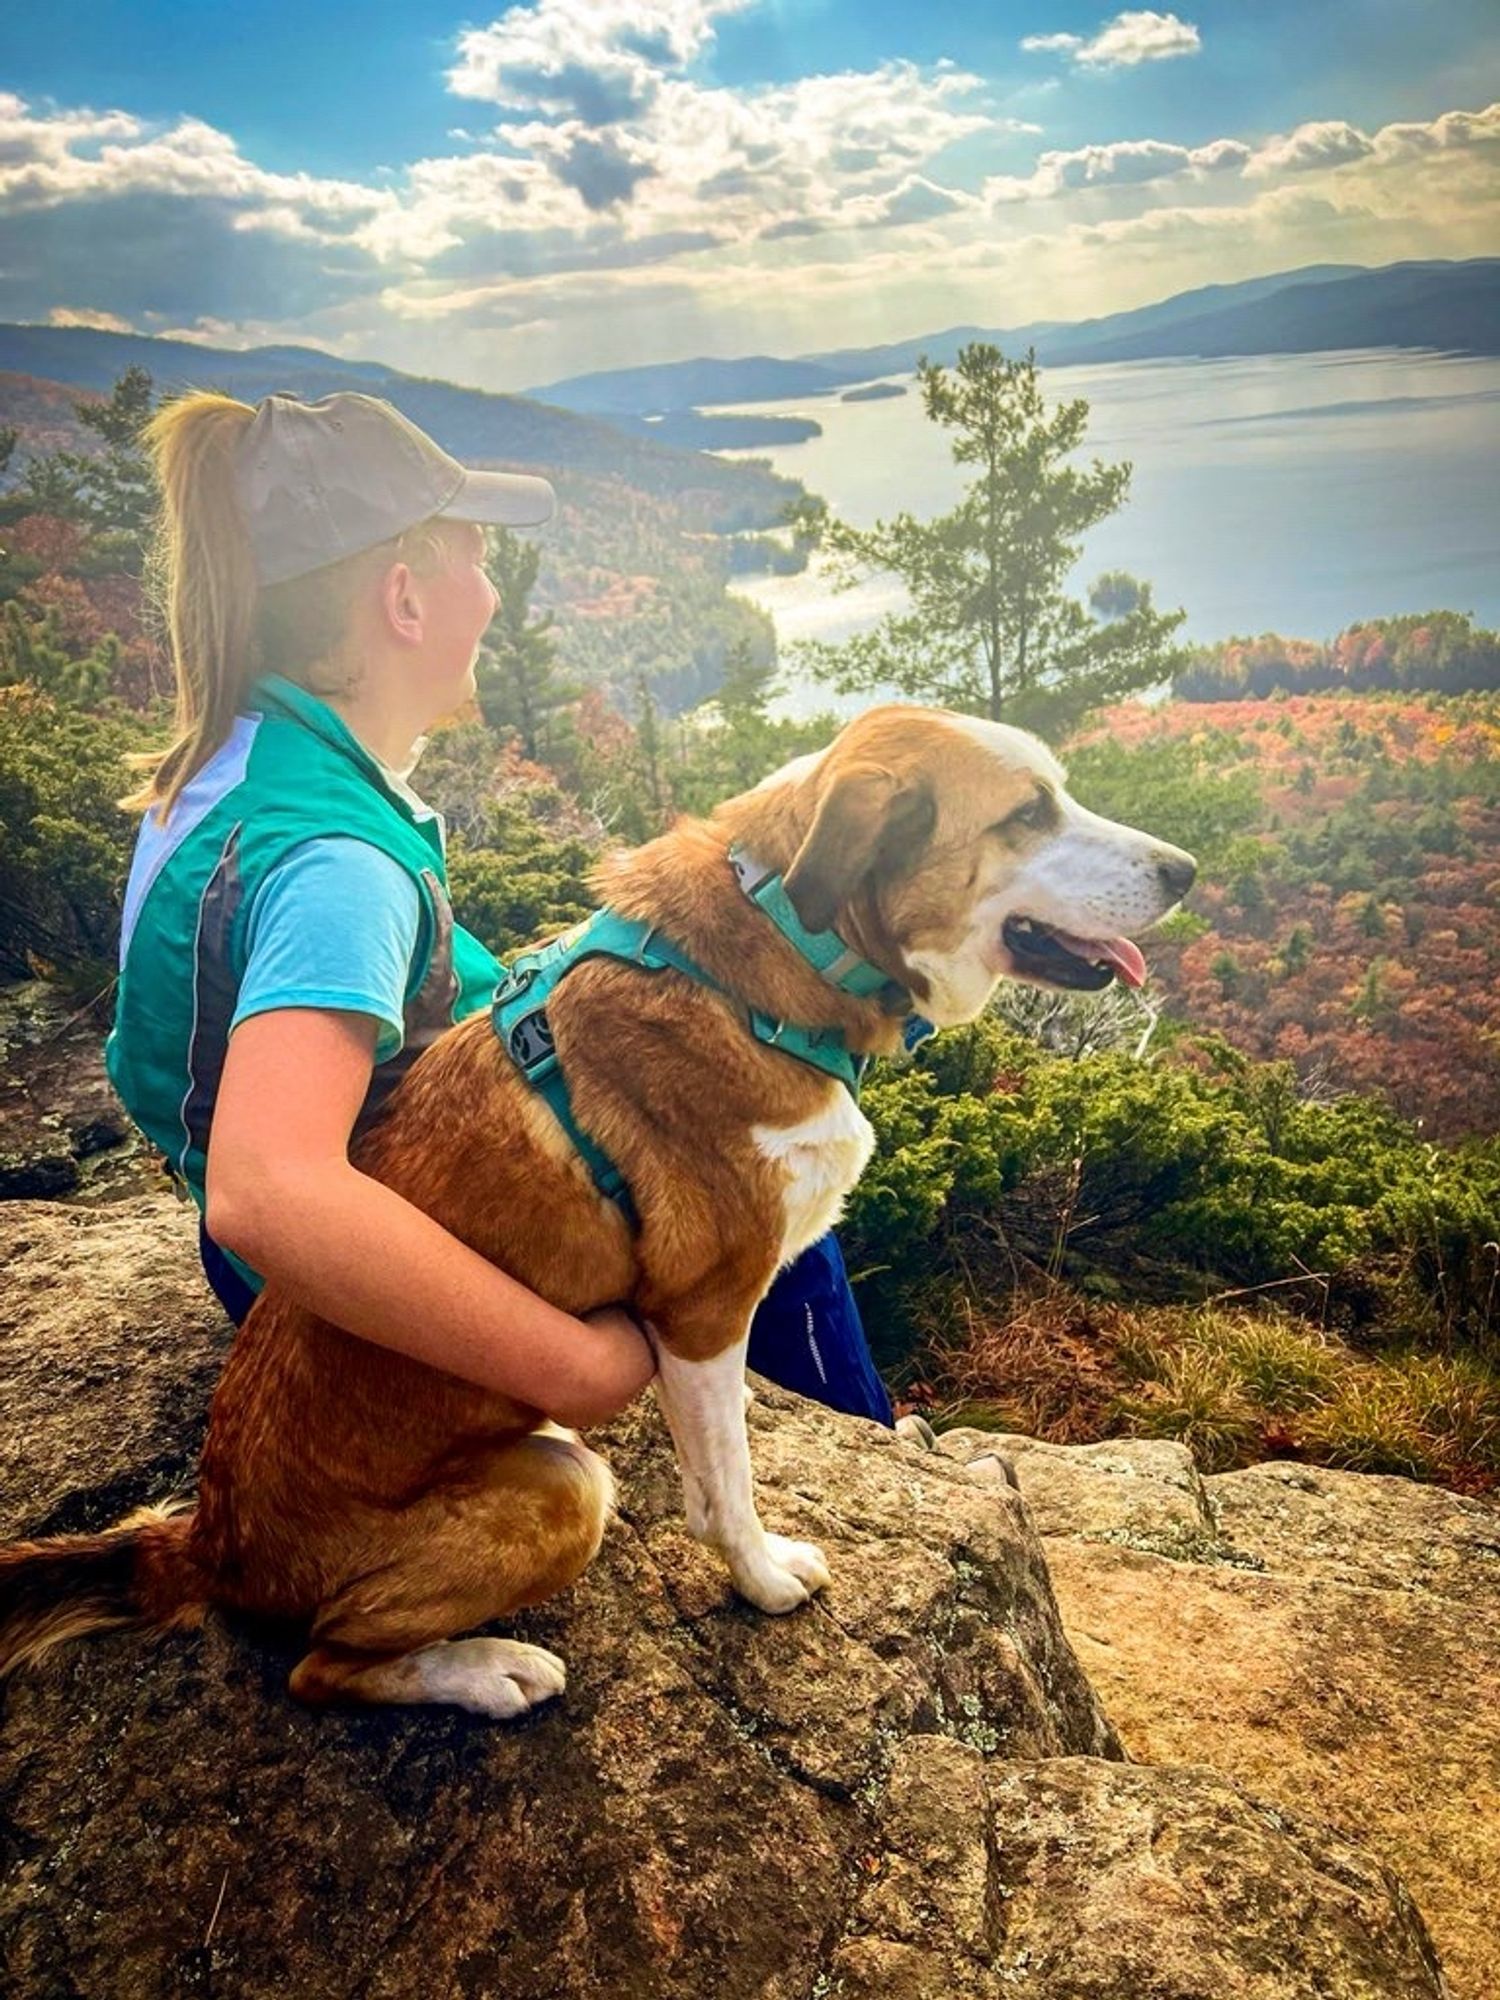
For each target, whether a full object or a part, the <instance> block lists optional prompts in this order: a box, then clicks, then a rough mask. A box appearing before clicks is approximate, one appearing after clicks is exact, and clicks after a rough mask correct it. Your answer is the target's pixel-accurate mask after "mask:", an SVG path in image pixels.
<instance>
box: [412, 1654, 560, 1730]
mask: <svg viewBox="0 0 1500 2000" xmlns="http://www.w3.org/2000/svg"><path fill="white" fill-rule="evenodd" d="M410 1664H411V1665H412V1666H413V1667H415V1668H416V1670H417V1673H418V1676H419V1680H420V1685H421V1688H422V1694H421V1696H420V1697H419V1699H421V1700H424V1701H437V1702H450V1703H452V1704H453V1706H454V1707H456V1708H466V1709H468V1710H469V1712H470V1713H471V1714H472V1715H488V1716H491V1717H493V1718H494V1720H495V1721H497V1722H509V1721H511V1720H512V1719H513V1718H514V1717H516V1716H518V1715H525V1713H526V1712H527V1710H528V1709H532V1708H535V1707H536V1705H537V1704H538V1702H543V1701H550V1700H551V1699H552V1698H553V1696H554V1695H559V1694H561V1693H562V1691H563V1689H564V1688H565V1687H566V1686H567V1684H568V1676H567V1670H566V1669H565V1668H564V1666H563V1663H562V1661H561V1660H560V1659H559V1658H558V1657H557V1655H556V1653H549V1652H548V1651H547V1650H546V1648H545V1647H543V1646H527V1645H524V1644H523V1643H522V1641H521V1640H519V1639H446V1640H444V1641H443V1642H442V1643H441V1644H439V1645H436V1646H425V1647H423V1649H422V1651H421V1652H420V1653H415V1654H413V1655H412V1656H411V1659H410Z"/></svg>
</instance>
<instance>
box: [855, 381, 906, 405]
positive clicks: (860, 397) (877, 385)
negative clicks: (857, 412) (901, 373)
mask: <svg viewBox="0 0 1500 2000" xmlns="http://www.w3.org/2000/svg"><path fill="white" fill-rule="evenodd" d="M905 394H906V385H905V383H903V382H867V383H866V384H865V385H864V387H863V388H862V389H846V390H845V391H844V393H843V395H842V396H840V397H839V401H840V402H841V403H883V402H885V401H886V400H887V399H888V398H889V397H891V396H904V395H905Z"/></svg>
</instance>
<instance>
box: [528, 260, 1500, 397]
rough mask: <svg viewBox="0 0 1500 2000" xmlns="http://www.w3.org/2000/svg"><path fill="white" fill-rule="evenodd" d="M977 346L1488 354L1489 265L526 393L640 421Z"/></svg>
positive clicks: (1286, 285) (1494, 283)
mask: <svg viewBox="0 0 1500 2000" xmlns="http://www.w3.org/2000/svg"><path fill="white" fill-rule="evenodd" d="M976 340H988V341H993V342H994V343H995V344H996V345H997V346H999V347H1003V348H1004V349H1005V350H1006V351H1007V352H1008V353H1012V354H1017V353H1021V352H1024V350H1025V349H1026V348H1028V347H1034V348H1035V349H1036V351H1037V356H1038V358H1039V359H1040V360H1041V361H1044V362H1046V363H1048V364H1049V365H1051V366H1054V367H1066V366H1069V365H1075V364H1081V363H1083V362H1089V361H1143V360H1149V359H1152V358H1153V357H1158V356H1160V357H1167V356H1179V355H1202V356H1212V355H1225V354H1289V353H1301V352H1318V351H1324V350H1328V349H1333V348H1346V347H1426V348H1439V349H1443V350H1445V351H1449V352H1458V353H1468V354H1500V258H1476V259H1474V260H1472V261H1471V262H1468V263H1443V262H1431V263H1411V264H1391V265H1387V266H1385V267H1384V268H1383V269H1380V270H1365V269H1364V268H1362V267H1361V266H1359V265H1357V264H1314V265H1309V266H1307V267H1305V268H1304V269H1302V270H1298V271H1280V272H1277V273H1275V274H1273V275H1272V276H1269V277H1265V278H1249V279H1246V280H1244V281H1243V282H1241V283H1239V284H1232V285H1208V286H1203V287H1200V288H1198V289H1197V290H1194V291H1190V292H1179V293H1177V294H1176V295H1175V296H1174V297H1172V298H1169V299H1162V300H1159V301H1158V302H1157V303H1156V304H1155V305H1150V306H1140V307H1137V308H1136V309H1135V310H1133V311H1131V312H1123V313H1111V314H1109V315H1108V316H1106V317H1104V318H1102V319H1092V320H1080V321H1077V322H1074V323H1072V324H1069V323H1066V322H1063V321H1058V320H1035V321H1032V322H1030V323H1028V324H1025V325H1021V326H1012V327H991V328H986V327H980V326H962V327H949V328H947V329H945V330H944V331H942V332H939V333H931V334H924V335H921V336H920V337H918V338H916V339H913V340H903V341H895V342H890V343H887V344H886V345H884V346H880V347H863V348H838V349H835V350H833V351H832V352H829V353H826V354H809V355H802V356H800V357H796V358H793V359H790V360H778V359H776V358H775V357H773V356H770V355H750V356H746V357H744V358H743V359H741V360H732V361H717V360H702V359H700V360H693V361H677V362H666V363H663V364H662V365H660V366H658V367H650V368H626V369H617V370H614V371H606V372H604V373H600V374H592V375H577V376H571V377H569V378H568V379H567V380H565V381H561V382H551V383H548V384H546V385H545V386H544V387H541V388H537V389H533V390H532V391H531V392H530V393H531V394H532V395H533V396H535V397H537V398H539V399H540V400H542V401H544V402H548V403H554V404H558V405H560V406H562V407H564V408H567V409H573V410H579V411H592V412H603V411H610V412H613V413H615V414H618V415H623V414H632V415H645V414H647V413H650V412H665V411H672V410H686V409H694V408H700V407H702V406H704V405H707V404H721V405H722V404H727V403H755V402H768V401H774V400H778V399H781V398H785V397H790V396H817V395H831V394H835V393H836V392H837V391H838V390H840V389H842V388H845V387H847V386H848V385H849V384H851V383H856V382H869V381H872V380H875V379H876V378H878V377H880V376H884V375H898V374H908V373H910V371H911V370H912V369H914V368H915V367H916V365H917V362H918V361H919V360H920V359H921V358H922V356H924V355H925V356H927V357H928V358H929V359H930V360H933V361H938V362H942V363H944V364H951V363H952V362H953V361H954V359H955V358H956V357H957V354H958V351H959V349H960V348H961V347H964V346H966V345H968V344H970V343H971V342H973V341H976Z"/></svg>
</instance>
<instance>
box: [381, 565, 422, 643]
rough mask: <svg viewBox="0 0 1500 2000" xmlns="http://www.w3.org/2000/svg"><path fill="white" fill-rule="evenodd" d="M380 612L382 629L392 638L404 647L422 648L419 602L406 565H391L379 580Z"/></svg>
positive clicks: (410, 569)
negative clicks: (383, 625) (382, 622)
mask: <svg viewBox="0 0 1500 2000" xmlns="http://www.w3.org/2000/svg"><path fill="white" fill-rule="evenodd" d="M380 611H381V617H382V619H383V621H384V624H385V628H386V630H387V631H388V632H389V633H390V635H391V637H392V638H393V639H396V640H398V641H399V642H400V643H401V644H403V645H407V646H420V645H421V643H422V636H423V618H422V600H421V597H420V595H419V593H418V590H417V580H416V577H415V575H414V573H413V571H412V568H411V565H410V564H409V563H404V562H396V563H392V564H391V566H390V568H389V569H388V570H387V571H386V572H385V574H384V575H383V576H382V577H381V579H380Z"/></svg>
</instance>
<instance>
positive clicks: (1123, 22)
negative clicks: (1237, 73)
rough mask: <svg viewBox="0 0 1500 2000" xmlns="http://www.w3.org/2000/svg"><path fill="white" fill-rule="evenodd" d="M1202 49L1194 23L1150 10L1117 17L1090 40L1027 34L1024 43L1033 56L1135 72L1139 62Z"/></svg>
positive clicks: (1096, 67) (1091, 66)
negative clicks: (1049, 55)
mask: <svg viewBox="0 0 1500 2000" xmlns="http://www.w3.org/2000/svg"><path fill="white" fill-rule="evenodd" d="M1202 46H1203V42H1202V38H1201V37H1200V35H1199V33H1198V30H1197V29H1196V28H1195V27H1194V26H1193V24H1192V22H1191V21H1181V20H1179V19H1178V18H1177V16H1176V15H1175V14H1156V13H1152V12H1151V11H1150V9H1149V8H1146V9H1138V10H1135V11H1132V12H1127V13H1124V14H1117V15H1116V16H1115V18H1114V19H1113V20H1112V21H1106V22H1105V24H1104V26H1103V27H1102V28H1101V29H1100V30H1099V32H1098V34H1097V35H1095V36H1094V37H1093V38H1092V39H1091V40H1086V39H1085V38H1084V37H1083V36H1082V35H1027V36H1026V38H1025V39H1024V40H1023V41H1022V43H1021V47H1022V48H1023V49H1026V50H1028V51H1030V52H1033V53H1035V52H1042V51H1045V52H1048V53H1054V54H1060V55H1067V56H1071V57H1072V59H1073V61H1074V62H1075V63H1077V64H1078V66H1079V67H1080V68H1081V69H1134V68H1135V66H1136V65H1137V64H1138V63H1145V62H1165V61H1167V60H1168V59H1169V58H1171V57H1173V56H1195V55H1197V53H1198V51H1199V50H1200V49H1201V48H1202Z"/></svg>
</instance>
